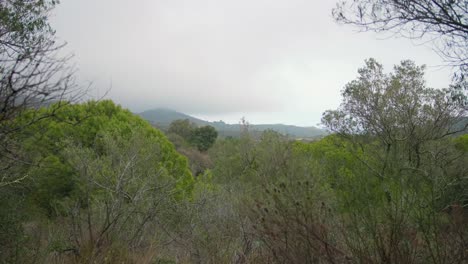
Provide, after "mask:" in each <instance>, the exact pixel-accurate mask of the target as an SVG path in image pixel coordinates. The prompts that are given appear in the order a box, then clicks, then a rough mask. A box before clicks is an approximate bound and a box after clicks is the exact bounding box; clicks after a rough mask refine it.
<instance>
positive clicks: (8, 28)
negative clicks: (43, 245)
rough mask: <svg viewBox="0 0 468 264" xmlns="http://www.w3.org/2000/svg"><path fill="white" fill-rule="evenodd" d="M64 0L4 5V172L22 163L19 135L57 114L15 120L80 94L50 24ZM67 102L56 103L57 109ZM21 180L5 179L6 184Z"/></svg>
mask: <svg viewBox="0 0 468 264" xmlns="http://www.w3.org/2000/svg"><path fill="white" fill-rule="evenodd" d="M57 2H58V1H55V0H50V1H44V0H28V1H23V0H5V1H1V2H0V148H1V151H0V153H1V154H0V159H1V160H2V166H1V167H0V170H1V171H3V170H8V169H10V168H11V167H12V166H13V165H14V164H16V163H17V162H18V161H20V160H22V159H23V157H20V151H19V150H18V145H17V141H18V140H15V135H16V134H17V132H18V131H20V130H23V129H24V127H25V126H28V125H31V124H32V123H34V122H36V121H38V120H41V119H44V118H48V117H50V116H51V115H53V114H54V111H49V112H47V115H43V114H42V115H41V114H39V112H37V113H35V114H34V115H29V117H30V119H29V120H28V122H24V123H22V124H21V126H19V125H18V123H16V122H14V119H16V118H18V117H19V116H21V115H22V114H23V113H24V111H25V110H28V109H31V108H37V107H38V106H45V105H49V104H51V103H52V102H57V101H62V100H65V99H66V100H73V97H74V96H77V93H75V92H76V90H75V88H76V86H75V85H74V79H73V71H74V70H73V67H69V66H67V62H68V60H69V57H61V56H59V54H58V52H59V51H60V49H61V48H62V47H63V45H57V44H56V42H55V37H54V34H55V32H54V31H53V30H52V28H51V27H50V25H49V23H48V15H49V12H50V10H51V9H52V8H53V7H54V6H55V5H56V4H57ZM63 104H65V103H61V104H55V107H56V108H59V107H61V106H62V105H63ZM18 180H19V179H6V178H5V177H2V181H1V183H0V185H5V184H9V183H12V182H17V181H18Z"/></svg>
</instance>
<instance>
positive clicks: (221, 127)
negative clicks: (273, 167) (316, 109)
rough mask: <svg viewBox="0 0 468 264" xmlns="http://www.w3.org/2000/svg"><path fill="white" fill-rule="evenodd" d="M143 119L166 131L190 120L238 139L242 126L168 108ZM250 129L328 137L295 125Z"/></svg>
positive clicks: (146, 113) (313, 128) (146, 115)
mask: <svg viewBox="0 0 468 264" xmlns="http://www.w3.org/2000/svg"><path fill="white" fill-rule="evenodd" d="M138 115H140V116H141V117H142V118H144V119H146V120H148V121H149V122H150V123H152V124H153V125H154V126H157V127H160V128H162V129H165V128H167V127H169V125H170V124H171V123H172V122H173V121H175V120H178V119H188V120H190V122H193V123H195V124H197V125H199V126H205V125H210V126H213V127H214V128H216V130H217V131H218V133H219V135H220V136H224V137H227V136H232V137H237V136H239V135H240V131H241V126H240V124H227V123H225V122H222V121H216V122H209V121H206V120H202V119H199V118H196V117H193V116H190V115H187V114H184V113H181V112H177V111H175V110H171V109H166V108H156V109H152V110H148V111H144V112H141V113H139V114H138ZM249 129H250V131H252V132H262V131H265V130H273V131H276V132H278V133H281V134H283V135H288V136H290V137H294V138H304V139H307V138H315V137H320V136H323V135H326V132H325V131H324V130H322V129H319V128H317V127H313V126H311V127H300V126H293V125H284V124H261V125H255V124H249Z"/></svg>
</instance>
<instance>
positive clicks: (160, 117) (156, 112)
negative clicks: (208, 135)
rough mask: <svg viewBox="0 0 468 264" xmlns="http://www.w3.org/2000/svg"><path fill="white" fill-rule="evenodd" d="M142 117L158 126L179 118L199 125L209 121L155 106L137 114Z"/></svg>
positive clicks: (207, 123) (167, 124) (164, 125)
mask: <svg viewBox="0 0 468 264" xmlns="http://www.w3.org/2000/svg"><path fill="white" fill-rule="evenodd" d="M138 115H139V116H141V117H143V118H144V119H146V120H148V121H149V122H150V123H151V124H153V125H156V126H158V127H168V126H169V125H170V124H171V123H172V121H174V120H179V119H188V120H190V122H192V123H195V124H197V125H199V126H204V125H209V123H210V122H208V121H204V120H201V119H198V118H195V117H193V116H189V115H186V114H184V113H180V112H177V111H174V110H171V109H165V108H156V109H152V110H148V111H144V112H142V113H139V114H138Z"/></svg>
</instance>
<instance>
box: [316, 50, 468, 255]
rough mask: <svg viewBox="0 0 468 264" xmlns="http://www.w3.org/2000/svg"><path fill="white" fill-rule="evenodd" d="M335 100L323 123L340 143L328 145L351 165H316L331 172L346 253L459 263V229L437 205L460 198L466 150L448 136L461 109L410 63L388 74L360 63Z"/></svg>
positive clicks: (463, 200)
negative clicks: (337, 149)
mask: <svg viewBox="0 0 468 264" xmlns="http://www.w3.org/2000/svg"><path fill="white" fill-rule="evenodd" d="M342 96H343V100H342V103H341V105H340V107H339V108H338V109H337V110H331V111H326V112H325V113H324V115H323V118H322V122H323V123H324V124H325V125H326V126H327V127H328V128H329V129H330V130H331V131H332V132H335V133H337V136H338V138H339V139H340V140H343V142H337V143H339V144H340V145H341V146H340V148H342V149H343V150H342V151H343V152H342V153H343V154H345V153H346V156H348V155H351V156H352V159H351V161H352V164H350V165H351V166H349V165H346V164H344V165H345V166H343V167H342V168H339V167H338V168H334V167H330V166H327V165H325V166H323V167H324V168H325V169H328V168H330V169H332V170H336V169H338V171H337V172H338V173H337V174H336V175H337V177H334V178H335V179H334V185H333V186H334V188H335V189H336V194H337V195H336V197H337V199H338V201H339V204H340V207H341V211H343V212H345V213H346V214H347V217H349V218H348V219H347V220H346V221H347V223H345V226H346V227H347V228H346V231H345V232H346V233H345V236H344V238H345V239H346V240H347V241H346V243H347V247H348V248H349V250H350V251H351V252H352V253H353V255H355V256H356V257H357V258H358V259H359V260H360V261H358V262H376V263H383V262H387V263H415V262H416V263H419V260H418V261H415V260H413V261H410V259H413V258H414V256H425V257H424V259H425V261H422V259H421V261H422V262H428V261H430V262H432V263H448V262H454V263H462V260H464V259H466V255H465V253H463V252H462V249H463V248H465V247H466V242H465V241H466V238H467V236H468V233H467V231H468V230H467V229H466V228H464V226H463V225H464V224H463V223H462V221H459V220H457V219H456V217H459V216H455V217H454V216H453V215H448V214H445V213H444V211H445V209H444V208H452V207H454V208H463V206H465V205H466V204H467V201H468V196H467V193H466V186H468V185H467V184H468V182H467V179H466V169H465V168H464V167H466V165H465V164H466V160H467V155H466V152H464V151H463V145H464V144H463V138H462V139H457V140H454V139H455V135H457V134H458V132H459V131H466V130H467V127H468V126H467V125H464V126H463V127H461V128H460V129H457V127H459V123H460V121H461V118H462V117H465V116H466V114H467V110H466V109H465V108H464V105H463V104H462V103H460V102H458V101H454V100H452V99H451V98H450V95H449V94H447V93H446V91H444V90H437V89H432V88H428V87H427V86H426V84H425V81H424V67H423V66H417V65H415V64H414V63H413V62H411V61H403V62H401V64H399V65H396V66H395V67H394V71H393V72H392V73H389V74H387V73H384V71H383V67H382V65H381V64H379V63H378V62H376V61H375V60H373V59H369V60H367V61H366V65H365V67H363V68H361V69H360V70H359V77H358V78H357V79H356V80H353V81H351V82H350V83H348V84H347V85H346V86H345V88H344V89H343V92H342ZM325 151H327V152H328V150H326V149H325ZM322 156H323V157H325V158H328V157H327V155H322ZM336 157H338V156H336ZM332 158H333V156H332ZM325 162H327V161H325ZM328 162H331V163H333V162H335V163H336V164H339V161H337V160H330V161H328ZM452 205H454V206H452ZM447 219H448V222H449V223H448V224H447V222H446V221H447ZM460 219H463V217H462V216H461V218H460ZM369 234H372V235H369ZM369 245H371V246H369ZM369 248H373V250H374V251H373V250H369ZM369 260H374V261H369Z"/></svg>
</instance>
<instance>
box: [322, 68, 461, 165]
mask: <svg viewBox="0 0 468 264" xmlns="http://www.w3.org/2000/svg"><path fill="white" fill-rule="evenodd" d="M359 75H360V76H359V78H358V79H357V80H354V81H352V82H350V83H348V84H347V85H346V86H345V88H344V90H343V92H342V96H343V102H342V104H341V106H340V108H339V109H338V110H334V111H326V112H325V113H324V115H323V118H322V122H323V123H324V124H325V125H326V126H327V127H328V128H329V129H330V130H331V131H332V132H336V133H339V134H341V135H343V136H346V137H354V138H355V139H357V138H358V137H361V136H362V135H365V136H371V137H377V138H378V140H379V142H381V143H382V144H383V145H384V148H386V149H390V148H393V147H396V146H397V145H398V146H400V147H402V148H405V149H407V150H408V152H407V158H408V161H410V162H412V163H413V165H415V166H416V167H419V165H420V163H421V154H422V152H423V151H422V148H423V146H424V145H425V144H426V143H428V142H430V141H433V140H439V139H443V138H445V137H448V136H450V135H453V134H456V133H458V132H460V131H465V130H466V129H467V127H468V125H464V126H463V127H461V128H460V129H458V130H456V129H455V128H456V127H457V125H458V124H459V123H460V121H461V120H462V118H463V117H465V116H466V114H467V110H466V108H464V106H463V104H462V103H460V102H457V101H453V100H451V98H450V96H449V95H448V94H447V90H437V89H432V88H428V87H427V86H426V83H425V81H424V66H416V65H415V64H414V63H413V62H411V61H403V62H401V64H400V65H398V66H395V68H394V73H391V74H385V73H384V72H383V67H382V65H381V64H379V63H378V62H377V61H375V60H374V59H369V60H367V61H366V66H365V67H364V68H362V69H360V70H359Z"/></svg>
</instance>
